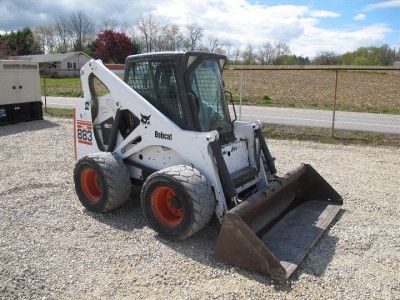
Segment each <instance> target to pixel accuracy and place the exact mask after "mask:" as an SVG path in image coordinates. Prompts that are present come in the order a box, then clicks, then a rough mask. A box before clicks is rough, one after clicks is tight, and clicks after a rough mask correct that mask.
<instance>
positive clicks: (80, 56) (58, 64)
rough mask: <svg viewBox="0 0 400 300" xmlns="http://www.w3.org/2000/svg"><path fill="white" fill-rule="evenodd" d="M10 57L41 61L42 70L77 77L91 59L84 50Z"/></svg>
mask: <svg viewBox="0 0 400 300" xmlns="http://www.w3.org/2000/svg"><path fill="white" fill-rule="evenodd" d="M10 59H18V60H28V61H31V62H36V63H39V68H40V70H41V72H46V74H50V75H51V76H54V77H77V76H79V70H80V69H81V67H82V66H83V65H84V64H85V63H86V62H87V61H89V60H90V59H91V57H90V56H88V55H86V54H85V53H83V52H66V53H52V54H37V55H23V56H13V57H10Z"/></svg>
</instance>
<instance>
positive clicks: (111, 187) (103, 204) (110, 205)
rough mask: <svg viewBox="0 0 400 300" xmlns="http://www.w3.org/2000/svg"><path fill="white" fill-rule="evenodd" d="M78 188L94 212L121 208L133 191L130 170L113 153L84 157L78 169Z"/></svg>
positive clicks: (81, 200)
mask: <svg viewBox="0 0 400 300" xmlns="http://www.w3.org/2000/svg"><path fill="white" fill-rule="evenodd" d="M74 181H75V190H76V193H77V195H78V198H79V200H80V202H81V203H82V204H83V206H84V207H86V208H87V209H88V210H90V211H94V212H106V211H110V210H113V209H115V208H118V207H120V206H121V205H122V204H124V203H125V202H126V201H127V200H128V199H129V195H130V192H131V182H130V175H129V170H128V168H127V167H126V166H125V164H124V162H123V161H122V160H121V159H120V158H118V157H117V156H116V155H114V154H112V153H109V152H98V153H93V154H89V155H87V156H84V157H82V158H81V159H80V160H78V161H77V163H76V165H75V170H74Z"/></svg>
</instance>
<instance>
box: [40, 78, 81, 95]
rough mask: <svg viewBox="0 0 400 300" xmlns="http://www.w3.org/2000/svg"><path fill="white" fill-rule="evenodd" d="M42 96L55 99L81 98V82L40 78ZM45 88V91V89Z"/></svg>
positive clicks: (76, 79) (75, 79)
mask: <svg viewBox="0 0 400 300" xmlns="http://www.w3.org/2000/svg"><path fill="white" fill-rule="evenodd" d="M40 83H41V90H42V95H44V94H45V91H46V95H47V96H56V97H83V92H82V87H81V80H80V78H79V77H76V78H43V77H42V78H41V80H40ZM45 87H46V89H45Z"/></svg>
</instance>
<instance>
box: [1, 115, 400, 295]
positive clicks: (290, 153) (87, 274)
mask: <svg viewBox="0 0 400 300" xmlns="http://www.w3.org/2000/svg"><path fill="white" fill-rule="evenodd" d="M269 143H270V147H271V150H272V151H273V153H274V154H275V156H276V157H277V167H278V170H280V172H282V173H283V172H287V171H289V170H291V169H293V168H295V167H296V166H297V165H298V164H299V163H300V162H309V163H311V164H312V165H313V166H314V167H315V168H316V169H317V170H318V171H319V172H320V173H321V174H322V175H323V176H324V177H325V178H326V179H327V180H328V181H329V182H330V183H331V184H332V185H333V186H334V187H335V188H336V189H337V190H338V191H339V193H341V194H342V195H343V196H344V201H345V204H344V206H343V208H344V210H343V213H342V214H341V215H340V217H339V218H337V220H336V222H335V224H334V225H333V226H332V227H331V228H330V230H329V231H328V232H327V234H325V235H324V236H323V237H322V239H321V240H320V241H319V242H318V243H317V245H316V246H315V247H314V248H313V249H312V251H311V253H310V254H309V256H308V257H307V258H306V260H305V261H304V262H303V264H302V265H301V266H300V268H299V270H298V271H297V272H296V273H295V274H294V276H293V277H292V279H291V280H289V281H288V282H285V283H280V282H276V281H273V280H272V279H270V278H268V277H264V276H261V275H258V274H255V273H251V272H248V271H245V270H241V269H238V268H233V267H230V266H227V265H224V264H222V263H219V262H217V261H215V259H214V250H213V249H214V242H215V239H216V237H217V235H218V225H217V223H216V222H215V221H214V222H213V223H212V224H211V225H209V226H208V227H207V228H206V229H205V230H203V231H201V232H200V233H198V234H196V235H195V236H194V237H192V238H190V239H188V240H186V241H183V242H175V243H174V242H170V241H167V240H164V239H162V238H160V237H158V236H157V234H156V233H155V232H154V231H152V230H151V229H149V228H148V227H147V226H146V222H145V220H144V219H143V217H142V213H141V209H140V206H139V204H138V202H137V201H136V202H135V201H132V202H130V203H128V204H126V205H125V206H123V207H122V208H121V209H118V210H116V211H114V212H111V213H107V214H104V215H99V214H93V213H90V212H88V211H86V210H84V209H83V207H82V206H81V204H80V203H79V202H78V199H77V197H76V195H75V191H74V185H73V180H72V170H73V166H74V155H73V142H72V121H71V120H68V119H51V118H48V119H47V120H46V121H35V122H30V123H21V124H16V125H9V126H3V127H0V174H1V177H0V200H1V204H0V298H55V299H60V298H62V299H75V298H110V297H111V298H118V299H119V298H124V297H126V298H157V299H158V298H169V299H178V298H189V299H198V298H212V297H215V298H224V299H225V298H227V299H231V298H233V299H234V298H250V297H251V298H256V299H266V298H275V299H276V298H304V299H320V298H348V299H355V298H358V299H359V298H364V299H366V298H385V299H387V298H389V299H390V298H392V299H395V298H397V299H399V298H400V271H399V270H400V234H399V228H400V220H399V216H400V182H399V179H400V149H398V148H380V147H366V146H343V145H324V144H318V143H312V142H297V141H280V140H271V141H270V142H269Z"/></svg>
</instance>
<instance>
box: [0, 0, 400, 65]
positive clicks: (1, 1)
mask: <svg viewBox="0 0 400 300" xmlns="http://www.w3.org/2000/svg"><path fill="white" fill-rule="evenodd" d="M75 10H82V11H84V12H85V13H86V14H88V15H90V16H91V17H92V18H93V19H95V20H98V21H101V20H103V19H104V18H106V17H108V18H109V17H111V18H113V19H115V20H118V21H119V22H120V23H123V24H125V25H126V26H127V27H130V28H131V30H130V31H129V32H134V31H135V29H134V25H135V24H136V22H137V21H138V20H139V19H140V18H142V17H143V16H144V15H146V14H149V13H151V14H152V15H153V16H154V17H155V19H156V20H157V21H158V22H160V23H162V24H166V23H175V24H178V25H181V26H183V27H184V26H185V25H187V24H189V23H193V22H195V23H198V24H199V25H200V26H202V27H203V28H204V33H205V36H204V40H205V41H206V40H207V39H208V38H210V37H212V38H217V39H218V40H220V41H222V42H224V41H229V42H230V43H231V44H232V47H239V48H244V47H246V46H247V45H248V44H251V45H253V46H254V47H255V48H257V47H260V46H262V45H263V44H264V43H265V42H272V43H277V42H285V43H287V44H288V45H289V47H290V49H291V50H292V52H294V53H295V54H298V55H306V56H310V57H312V56H315V55H316V54H318V53H319V52H320V51H322V50H332V51H335V52H337V53H343V52H346V51H351V50H355V49H356V48H358V47H360V46H372V45H376V46H380V45H382V44H384V43H386V44H389V45H390V46H391V47H396V48H399V47H400V0H370V1H361V0H355V1H345V0H330V1H328V0H325V1H315V0H309V1H305V0H304V1H303V0H300V1H290V0H287V1H285V0H271V1H266V0H259V1H254V0H202V1H199V0H198V1H184V0H151V1H149V0H133V1H132V0H113V1H110V0H85V1H82V0H56V1H54V0H0V33H1V32H5V31H10V30H16V29H18V28H22V27H23V26H30V27H34V26H38V25H47V24H51V23H52V22H53V21H54V19H55V17H57V16H59V15H61V14H67V13H70V12H72V11H75Z"/></svg>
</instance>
